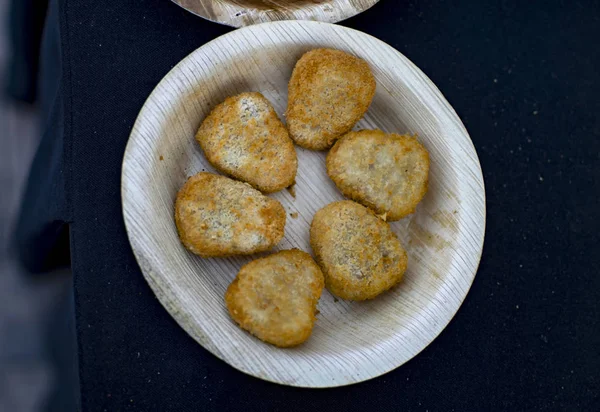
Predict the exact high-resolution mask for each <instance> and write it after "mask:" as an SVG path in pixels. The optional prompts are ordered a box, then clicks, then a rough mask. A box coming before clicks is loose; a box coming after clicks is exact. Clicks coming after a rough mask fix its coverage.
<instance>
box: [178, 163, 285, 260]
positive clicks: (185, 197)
mask: <svg viewBox="0 0 600 412" xmlns="http://www.w3.org/2000/svg"><path fill="white" fill-rule="evenodd" d="M285 219H286V216H285V210H284V208H283V206H282V205H281V203H279V202H278V201H277V200H274V199H271V198H270V197H267V196H265V195H263V194H262V193H260V192H259V191H258V190H256V189H254V188H253V187H252V186H250V185H248V184H246V183H242V182H238V181H235V180H233V179H230V178H228V177H225V176H219V175H215V174H212V173H206V172H202V173H198V174H197V175H195V176H192V177H190V178H189V179H188V180H187V182H185V184H184V185H183V187H182V188H181V190H180V191H179V193H178V194H177V199H176V201H175V223H176V225H177V231H178V232H179V238H180V239H181V242H182V243H183V244H184V245H185V247H186V248H188V249H189V250H190V251H192V252H193V253H195V254H197V255H200V256H202V257H218V256H232V255H249V254H252V253H256V252H263V251H266V250H269V249H271V248H272V247H273V246H275V245H276V244H277V243H279V241H280V240H281V239H282V238H283V235H284V229H285Z"/></svg>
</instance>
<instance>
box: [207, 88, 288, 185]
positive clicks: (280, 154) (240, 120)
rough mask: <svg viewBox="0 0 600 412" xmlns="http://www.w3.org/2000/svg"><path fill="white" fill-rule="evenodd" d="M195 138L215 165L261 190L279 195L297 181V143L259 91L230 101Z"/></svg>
mask: <svg viewBox="0 0 600 412" xmlns="http://www.w3.org/2000/svg"><path fill="white" fill-rule="evenodd" d="M196 140H197V141H198V143H199V144H200V147H202V150H203V151H204V154H205V155H206V158H207V159H208V161H209V162H210V163H211V164H212V165H213V166H215V167H216V168H217V169H219V170H220V171H221V172H223V173H225V174H227V175H229V176H231V177H233V178H236V179H239V180H242V181H244V182H247V183H250V184H251V185H252V186H254V187H255V188H257V189H258V190H260V191H262V192H265V193H271V192H277V191H279V190H281V189H284V188H286V187H288V186H291V185H292V184H293V183H294V180H295V179H296V169H297V168H298V160H297V158H296V149H295V148H294V144H293V142H292V140H291V139H290V137H289V135H288V131H287V129H286V128H285V126H284V125H283V123H281V120H279V117H277V113H275V110H274V109H273V106H271V103H269V101H268V100H267V99H266V98H265V97H264V96H263V95H262V94H260V93H242V94H240V95H237V96H233V97H228V98H227V99H226V100H225V101H224V102H223V103H221V104H219V105H218V106H217V107H215V108H214V109H213V111H212V112H211V113H210V114H209V115H208V117H206V119H204V122H202V125H201V126H200V129H198V133H196Z"/></svg>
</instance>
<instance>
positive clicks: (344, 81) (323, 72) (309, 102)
mask: <svg viewBox="0 0 600 412" xmlns="http://www.w3.org/2000/svg"><path fill="white" fill-rule="evenodd" d="M375 87H376V84H375V77H374V76H373V73H371V69H369V65H368V64H367V62H365V61H364V60H362V59H359V58H358V57H354V56H352V55H350V54H348V53H345V52H343V51H340V50H332V49H316V50H311V51H309V52H308V53H306V54H304V55H303V56H302V57H301V58H300V60H298V63H296V67H295V68H294V71H293V72H292V77H291V79H290V82H289V85H288V108H287V112H286V118H287V126H288V129H289V131H290V136H291V137H292V139H293V140H294V142H296V144H298V145H299V146H302V147H304V148H306V149H311V150H325V149H328V148H330V147H331V145H332V144H333V143H334V142H335V140H336V139H337V138H338V137H340V136H341V135H343V134H344V133H346V132H348V131H350V130H351V129H352V127H354V125H355V124H356V122H358V121H359V120H360V118H361V117H363V115H364V114H365V112H366V111H367V109H368V108H369V105H370V104H371V100H373V96H374V95H375Z"/></svg>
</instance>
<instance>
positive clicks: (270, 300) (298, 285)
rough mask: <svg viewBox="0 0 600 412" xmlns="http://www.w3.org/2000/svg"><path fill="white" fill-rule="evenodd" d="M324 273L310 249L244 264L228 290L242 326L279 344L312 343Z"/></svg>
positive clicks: (229, 306) (230, 305)
mask: <svg viewBox="0 0 600 412" xmlns="http://www.w3.org/2000/svg"><path fill="white" fill-rule="evenodd" d="M323 286H324V281H323V273H322V272H321V269H320V268H319V266H318V265H317V264H316V263H315V261H314V260H313V259H312V258H311V257H310V255H309V254H308V253H305V252H302V251H300V250H297V249H293V250H284V251H281V252H278V253H275V254H273V255H270V256H267V257H265V258H261V259H257V260H254V261H252V262H250V263H248V264H247V265H245V266H243V267H242V269H241V270H240V272H239V273H238V275H237V277H236V278H235V280H234V281H233V282H232V283H231V285H229V288H228V289H227V292H226V293H225V303H226V305H227V309H228V310H229V314H230V315H231V317H232V318H233V320H234V321H235V322H237V323H238V324H239V325H240V327H242V328H243V329H245V330H247V331H248V332H250V333H251V334H253V335H254V336H256V337H258V338H259V339H261V340H263V341H265V342H268V343H270V344H273V345H275V346H279V347H290V346H296V345H299V344H301V343H302V342H304V341H306V340H307V339H308V338H309V337H310V335H311V332H312V329H313V326H314V323H315V319H316V318H315V315H316V311H317V303H318V302H319V298H320V297H321V292H322V291H323Z"/></svg>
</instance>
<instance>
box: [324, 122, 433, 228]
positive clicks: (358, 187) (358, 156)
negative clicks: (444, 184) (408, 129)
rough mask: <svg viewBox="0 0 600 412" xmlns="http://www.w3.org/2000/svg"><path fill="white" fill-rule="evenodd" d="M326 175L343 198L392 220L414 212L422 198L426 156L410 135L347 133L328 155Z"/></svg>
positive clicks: (377, 132)
mask: <svg viewBox="0 0 600 412" xmlns="http://www.w3.org/2000/svg"><path fill="white" fill-rule="evenodd" d="M327 174H328V175H329V177H331V180H333V181H334V182H335V184H336V186H337V187H338V189H340V191H341V192H342V193H343V194H344V196H346V197H349V198H350V199H353V200H355V201H357V202H359V203H361V204H362V205H364V206H367V207H370V208H371V209H373V210H374V211H375V212H377V214H379V215H385V216H386V218H387V220H390V221H394V220H399V219H402V218H403V217H405V216H406V215H409V214H411V213H413V212H414V211H415V208H416V207H417V204H418V203H419V202H420V201H421V199H423V196H425V193H426V192H427V183H428V176H429V154H428V153H427V150H426V149H425V147H424V146H423V145H422V144H421V143H419V141H418V140H417V139H416V138H415V137H412V136H407V135H403V136H401V135H397V134H394V133H390V134H386V133H384V132H382V131H381V130H361V131H359V132H350V133H348V134H346V135H345V136H343V137H342V138H341V139H340V140H338V141H337V143H336V144H335V146H333V148H332V149H331V150H330V152H329V154H328V155H327Z"/></svg>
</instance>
